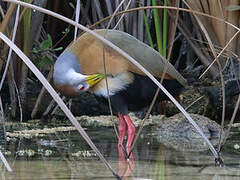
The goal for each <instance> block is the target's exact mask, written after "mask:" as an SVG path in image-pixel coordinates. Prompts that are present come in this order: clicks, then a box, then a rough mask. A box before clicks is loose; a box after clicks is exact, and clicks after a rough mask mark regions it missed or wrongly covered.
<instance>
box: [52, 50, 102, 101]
mask: <svg viewBox="0 0 240 180" xmlns="http://www.w3.org/2000/svg"><path fill="white" fill-rule="evenodd" d="M103 78H104V75H103V74H100V73H96V74H92V75H84V74H82V73H81V67H80V64H79V63H78V60H77V58H76V56H75V55H73V54H72V53H70V52H68V51H65V52H64V53H62V54H61V55H60V56H59V57H58V59H57V61H56V63H55V64H54V72H53V82H54V85H55V87H56V89H58V90H59V91H60V92H61V93H62V94H63V95H66V96H70V97H73V96H76V95H78V94H81V93H83V92H86V91H88V90H89V88H91V87H93V86H94V85H95V84H97V83H98V82H99V81H101V80H102V79H103Z"/></svg>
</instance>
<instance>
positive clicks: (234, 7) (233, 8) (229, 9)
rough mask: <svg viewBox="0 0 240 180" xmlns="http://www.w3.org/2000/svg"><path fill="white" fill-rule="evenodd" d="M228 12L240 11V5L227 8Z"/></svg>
mask: <svg viewBox="0 0 240 180" xmlns="http://www.w3.org/2000/svg"><path fill="white" fill-rule="evenodd" d="M226 10H227V11H238V10H240V6H238V5H229V6H228V7H226Z"/></svg>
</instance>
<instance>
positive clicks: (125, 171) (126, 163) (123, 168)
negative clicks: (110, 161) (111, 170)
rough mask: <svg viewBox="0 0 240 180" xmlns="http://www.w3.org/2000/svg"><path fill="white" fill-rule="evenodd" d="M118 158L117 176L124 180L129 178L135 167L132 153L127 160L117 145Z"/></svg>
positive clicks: (120, 147) (122, 150)
mask: <svg viewBox="0 0 240 180" xmlns="http://www.w3.org/2000/svg"><path fill="white" fill-rule="evenodd" d="M118 158H119V159H118V175H119V176H120V177H124V178H127V177H129V176H130V175H131V173H132V171H133V170H134V168H135V166H136V163H135V160H134V155H133V152H131V153H130V155H129V158H127V157H126V153H125V151H124V149H123V147H122V146H121V145H118Z"/></svg>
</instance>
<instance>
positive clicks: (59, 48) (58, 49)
mask: <svg viewBox="0 0 240 180" xmlns="http://www.w3.org/2000/svg"><path fill="white" fill-rule="evenodd" d="M62 49H63V47H58V48H55V49H53V51H61V50H62Z"/></svg>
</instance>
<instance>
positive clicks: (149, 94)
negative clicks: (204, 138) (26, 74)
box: [53, 29, 187, 149]
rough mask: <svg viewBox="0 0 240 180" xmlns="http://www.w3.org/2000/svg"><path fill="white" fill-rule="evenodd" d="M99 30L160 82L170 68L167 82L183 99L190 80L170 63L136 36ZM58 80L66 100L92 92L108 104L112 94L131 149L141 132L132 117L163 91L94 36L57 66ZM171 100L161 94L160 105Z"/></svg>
mask: <svg viewBox="0 0 240 180" xmlns="http://www.w3.org/2000/svg"><path fill="white" fill-rule="evenodd" d="M95 32H96V33H98V34H99V35H101V36H104V37H105V38H106V39H107V40H109V41H110V42H112V43H113V44H114V45H116V46H117V47H119V48H120V49H122V50H123V51H125V52H126V53H128V54H129V55H130V56H131V57H132V58H134V59H135V60H136V61H137V62H139V63H140V64H141V65H142V66H143V67H145V68H146V69H147V70H148V71H149V72H150V73H152V75H154V76H155V77H156V78H157V79H158V80H160V79H161V77H162V75H163V69H164V66H167V70H166V73H165V76H164V81H163V83H162V84H163V86H165V88H166V89H167V90H168V91H169V92H170V93H171V94H172V95H174V96H177V95H179V94H180V93H181V91H182V90H183V89H184V87H185V86H186V85H187V81H186V80H185V79H184V78H183V76H182V75H181V74H180V73H179V72H178V71H177V70H176V69H175V68H174V67H173V66H172V65H171V64H170V63H169V62H167V61H166V60H164V58H162V56H161V55H160V54H159V53H158V52H157V51H155V50H154V49H153V48H151V47H149V46H148V45H146V44H145V43H143V42H141V41H139V40H137V39H136V38H135V37H133V36H131V35H129V34H127V33H125V32H122V31H117V30H107V32H106V30H105V29H100V30H95ZM103 49H104V51H103ZM104 62H105V70H104ZM105 72H106V73H105ZM105 78H107V82H108V90H109V91H107V85H106V80H105ZM53 81H54V84H55V87H56V89H58V90H59V91H60V92H61V93H62V94H63V95H66V96H71V97H73V96H76V95H78V94H80V93H83V92H86V91H89V92H91V93H93V94H94V95H95V96H96V98H97V99H98V100H100V101H104V102H107V98H108V96H109V97H110V100H111V104H112V107H113V110H114V111H116V112H117V116H118V118H119V126H118V131H119V139H118V145H119V146H120V145H122V144H123V142H124V137H125V135H126V133H128V138H127V143H126V146H127V149H129V148H130V147H131V145H132V143H133V140H134V137H135V131H136V128H135V126H134V124H133V122H132V120H131V119H130V117H129V115H128V113H129V111H139V110H140V109H142V108H143V107H146V106H147V105H149V104H150V103H151V101H152V98H153V96H154V94H155V92H156V89H157V86H156V85H155V84H154V83H153V82H152V81H151V80H150V79H149V78H148V77H147V76H146V75H145V74H144V73H143V72H142V71H141V70H139V69H138V68H137V67H136V66H135V65H133V64H132V63H131V62H129V61H128V60H127V59H126V58H125V57H123V56H122V55H121V54H119V53H118V52H117V51H115V50H114V49H112V48H111V47H109V46H108V45H105V44H104V43H102V42H101V41H100V40H98V39H97V38H96V37H94V36H92V35H91V34H89V33H84V34H83V35H81V36H80V37H79V38H78V39H77V40H76V41H74V42H72V43H71V44H70V45H69V46H68V47H67V48H66V49H65V50H64V51H63V53H62V54H61V55H60V56H59V57H58V59H57V61H56V63H55V65H54V73H53ZM167 99H168V97H167V96H166V95H165V94H164V93H163V92H160V93H159V95H158V98H157V102H159V101H162V100H167Z"/></svg>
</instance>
